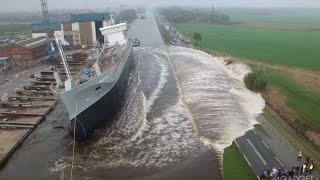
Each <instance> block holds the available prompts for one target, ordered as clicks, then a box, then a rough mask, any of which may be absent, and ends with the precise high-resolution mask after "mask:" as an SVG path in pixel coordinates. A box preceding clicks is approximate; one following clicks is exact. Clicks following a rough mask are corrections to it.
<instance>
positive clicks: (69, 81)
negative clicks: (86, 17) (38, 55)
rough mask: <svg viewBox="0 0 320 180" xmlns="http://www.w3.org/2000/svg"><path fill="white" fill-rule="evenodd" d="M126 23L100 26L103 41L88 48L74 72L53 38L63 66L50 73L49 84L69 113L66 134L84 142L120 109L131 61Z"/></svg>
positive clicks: (131, 50) (131, 55)
mask: <svg viewBox="0 0 320 180" xmlns="http://www.w3.org/2000/svg"><path fill="white" fill-rule="evenodd" d="M126 30H127V25H126V23H121V24H116V25H112V26H108V27H103V28H100V31H101V33H102V35H103V36H104V42H105V43H104V44H103V45H97V46H95V47H94V48H92V49H91V50H90V53H91V56H90V57H91V58H88V59H86V61H85V62H86V63H85V66H84V67H83V68H80V70H79V71H78V72H71V71H70V65H69V62H68V60H67V59H66V57H65V53H64V52H63V49H62V46H61V45H60V42H59V40H58V38H55V41H56V44H57V49H58V50H59V53H60V57H61V61H60V65H61V66H62V67H63V68H62V70H60V71H58V70H57V71H55V72H54V78H55V81H56V83H54V84H53V85H52V87H51V89H52V91H54V92H56V93H57V94H58V95H59V97H60V99H61V100H62V101H63V103H64V105H65V107H66V109H67V111H68V114H69V123H68V124H69V133H70V135H71V136H72V137H74V138H75V139H76V140H77V141H84V140H86V139H87V138H88V137H90V136H92V134H93V133H94V131H95V130H96V129H98V128H99V127H101V126H102V125H103V124H104V122H105V121H108V120H110V119H112V118H113V117H114V115H115V114H116V113H117V112H118V110H119V109H120V108H121V104H122V103H121V101H122V99H123V96H124V91H125V89H126V87H127V82H128V79H129V74H130V71H131V68H132V64H133V61H134V59H133V40H132V39H130V38H127V37H126Z"/></svg>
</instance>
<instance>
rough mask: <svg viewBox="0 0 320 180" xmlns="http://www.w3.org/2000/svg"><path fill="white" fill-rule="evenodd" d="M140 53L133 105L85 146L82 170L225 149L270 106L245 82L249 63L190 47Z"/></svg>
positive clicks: (130, 96)
mask: <svg viewBox="0 0 320 180" xmlns="http://www.w3.org/2000/svg"><path fill="white" fill-rule="evenodd" d="M136 51H137V53H136V56H135V59H136V62H135V67H134V70H133V72H132V73H131V76H130V81H129V84H128V86H129V88H128V90H127V94H126V99H127V101H126V103H125V107H124V108H123V111H122V112H120V113H119V115H118V117H117V118H116V120H114V121H113V122H112V123H111V125H108V126H107V127H105V128H103V129H101V130H99V131H98V132H97V133H96V134H95V136H94V139H93V140H92V141H91V142H90V143H86V144H82V145H78V146H77V149H76V153H75V156H76V166H75V167H76V168H77V171H78V172H79V171H82V172H84V174H86V172H91V171H92V170H93V169H99V168H102V169H105V168H123V167H132V168H151V169H153V168H165V167H170V166H174V165H176V164H177V163H179V162H182V161H184V160H185V159H190V158H192V157H197V156H199V155H200V154H202V153H204V152H206V151H208V149H211V148H214V149H215V150H216V151H217V152H220V153H221V152H223V149H224V148H225V147H227V146H229V145H230V144H231V143H232V141H233V140H234V139H235V138H237V137H240V136H241V135H243V134H244V133H245V132H246V131H247V130H249V129H251V128H252V127H253V124H255V123H256V121H255V116H256V115H258V114H259V113H261V112H262V109H263V107H264V101H263V99H262V98H261V97H260V95H259V94H255V93H251V92H250V91H248V90H246V89H245V88H244V85H243V82H242V81H241V79H242V78H243V76H244V75H245V74H246V73H248V72H250V68H248V67H247V66H245V65H242V64H236V63H228V64H227V65H226V63H225V61H224V59H223V58H215V57H211V56H210V55H208V54H206V53H204V52H202V51H197V50H193V49H188V48H182V47H169V48H168V49H167V50H166V49H165V48H157V49H154V48H139V49H136ZM167 52H168V54H169V57H168V55H167ZM170 63H171V64H170ZM171 66H173V71H172V68H171ZM241 76H242V77H241ZM176 79H177V80H178V83H177V81H176ZM70 161H71V157H70V156H69V157H63V158H61V159H59V160H57V161H56V162H55V163H54V164H53V165H52V167H51V168H50V170H51V171H52V172H53V173H56V172H68V171H69V170H70V164H71V163H70ZM80 174H81V173H80ZM89 177H90V175H89Z"/></svg>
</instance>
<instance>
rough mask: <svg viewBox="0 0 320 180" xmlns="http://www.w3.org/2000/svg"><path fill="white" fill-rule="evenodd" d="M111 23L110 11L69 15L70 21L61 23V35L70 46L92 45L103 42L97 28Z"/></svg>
mask: <svg viewBox="0 0 320 180" xmlns="http://www.w3.org/2000/svg"><path fill="white" fill-rule="evenodd" d="M109 25H111V18H110V13H86V14H76V15H71V22H65V23H62V26H61V29H62V33H61V35H62V36H63V37H64V39H65V40H66V41H67V42H68V43H69V45H71V46H79V45H80V46H82V47H85V46H92V45H93V44H94V43H95V42H103V41H104V38H103V36H102V34H101V32H100V30H99V28H102V27H105V26H109Z"/></svg>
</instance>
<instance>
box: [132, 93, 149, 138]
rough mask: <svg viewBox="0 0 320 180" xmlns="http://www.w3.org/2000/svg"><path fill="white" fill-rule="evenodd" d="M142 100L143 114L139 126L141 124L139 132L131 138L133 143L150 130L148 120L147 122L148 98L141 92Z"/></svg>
mask: <svg viewBox="0 0 320 180" xmlns="http://www.w3.org/2000/svg"><path fill="white" fill-rule="evenodd" d="M141 98H142V110H143V111H142V114H141V116H139V117H140V118H139V121H138V124H140V126H139V128H138V130H137V131H136V133H135V134H134V135H133V136H132V137H131V138H130V139H131V141H136V140H137V138H138V137H139V138H141V137H142V135H143V132H144V131H146V130H148V127H149V126H148V124H147V122H148V120H147V112H146V101H147V100H146V96H145V95H144V94H143V92H141Z"/></svg>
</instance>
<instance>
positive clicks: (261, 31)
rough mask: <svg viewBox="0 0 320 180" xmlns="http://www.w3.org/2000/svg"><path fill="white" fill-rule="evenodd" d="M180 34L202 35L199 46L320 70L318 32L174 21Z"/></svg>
mask: <svg viewBox="0 0 320 180" xmlns="http://www.w3.org/2000/svg"><path fill="white" fill-rule="evenodd" d="M176 27H177V29H178V30H179V31H181V32H182V33H183V34H185V35H187V36H189V37H192V35H193V33H195V32H198V33H200V34H201V35H202V42H201V47H202V48H204V49H210V50H216V51H220V52H225V53H228V54H230V55H234V56H239V57H244V58H248V59H252V60H258V61H264V62H268V63H273V64H283V65H288V66H293V67H300V68H305V69H311V70H317V71H320V61H319V60H318V57H319V56H320V51H319V45H320V44H319V42H320V36H319V33H320V31H319V32H305V31H291V30H279V29H269V28H252V27H240V26H233V25H210V24H197V23H182V24H176Z"/></svg>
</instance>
